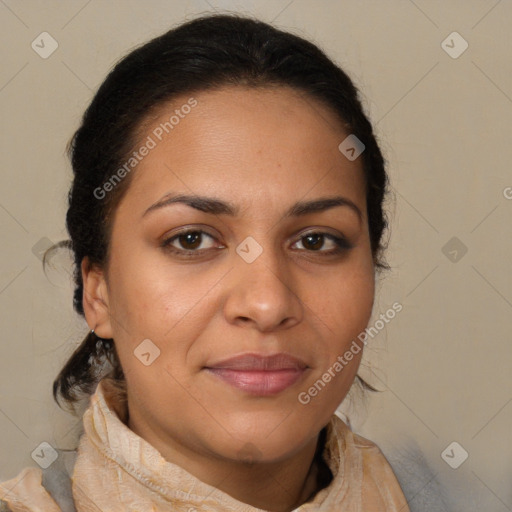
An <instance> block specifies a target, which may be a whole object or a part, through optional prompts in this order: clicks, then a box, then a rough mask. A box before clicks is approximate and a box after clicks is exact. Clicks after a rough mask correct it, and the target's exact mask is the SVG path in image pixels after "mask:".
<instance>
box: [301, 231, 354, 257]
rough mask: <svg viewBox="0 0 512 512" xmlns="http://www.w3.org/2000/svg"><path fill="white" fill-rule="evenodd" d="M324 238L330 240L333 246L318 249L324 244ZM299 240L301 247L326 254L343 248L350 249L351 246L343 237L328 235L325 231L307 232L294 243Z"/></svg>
mask: <svg viewBox="0 0 512 512" xmlns="http://www.w3.org/2000/svg"><path fill="white" fill-rule="evenodd" d="M326 240H330V241H331V245H332V246H333V247H332V248H331V249H330V250H323V251H320V250H319V248H320V247H323V246H324V244H325V241H326ZM304 241H306V243H305V244H304ZM299 242H300V243H301V244H302V246H303V247H305V249H308V250H309V251H310V252H322V253H328V254H334V253H338V252H341V251H342V250H343V249H350V247H351V246H350V244H349V243H348V242H347V241H346V240H344V239H343V238H339V237H336V236H334V235H329V234H327V233H309V234H307V235H303V236H301V237H300V239H299V240H298V241H297V242H296V243H299Z"/></svg>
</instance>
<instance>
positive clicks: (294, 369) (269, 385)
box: [206, 353, 307, 396]
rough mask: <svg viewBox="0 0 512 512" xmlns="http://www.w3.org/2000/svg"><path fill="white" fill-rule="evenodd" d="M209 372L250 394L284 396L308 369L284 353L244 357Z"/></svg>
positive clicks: (228, 361)
mask: <svg viewBox="0 0 512 512" xmlns="http://www.w3.org/2000/svg"><path fill="white" fill-rule="evenodd" d="M206 369H207V370H208V371H209V372H210V373H212V374H214V375H216V376H217V377H219V378H221V379H222V380H223V381H224V382H226V383H227V384H230V385H231V386H234V387H236V388H238V389H241V390H242V391H245V392H246V393H250V394H253V395H259V396H268V395H274V394H276V393H280V392H281V391H283V390H285V389H286V388H288V387H290V386H291V385H293V384H294V383H295V382H297V380H299V378H300V377H301V376H302V375H303V374H304V372H305V371H306V369H307V365H306V363H304V361H302V360H301V359H298V358H296V357H293V356H290V355H288V354H284V353H281V354H275V355H272V356H263V355H259V354H243V355H241V356H236V357H233V358H230V359H226V360H224V361H221V362H219V363H215V364H212V365H211V366H207V367H206Z"/></svg>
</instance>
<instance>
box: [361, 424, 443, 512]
mask: <svg viewBox="0 0 512 512" xmlns="http://www.w3.org/2000/svg"><path fill="white" fill-rule="evenodd" d="M353 439H354V446H357V447H358V448H360V449H361V450H362V453H363V454H365V453H366V454H368V455H363V461H364V462H363V465H364V470H365V471H367V472H368V474H369V475H372V479H373V480H374V481H376V482H379V480H380V479H384V478H387V479H388V481H389V480H391V481H396V485H397V486H399V488H400V489H401V491H402V493H403V495H404V497H405V499H406V500H407V503H408V506H409V509H410V511H411V512H447V511H448V510H450V506H449V504H448V497H447V493H446V489H444V488H443V486H442V485H441V483H440V482H438V481H437V479H436V478H435V477H436V472H435V471H433V469H432V468H431V467H430V464H429V463H428V461H427V458H426V457H425V454H424V453H423V451H422V450H421V448H420V446H418V444H417V443H416V441H414V440H413V439H411V438H408V439H407V440H405V441H403V443H402V444H401V445H400V446H398V447H397V446H393V447H389V449H386V451H385V453H384V451H383V450H381V448H380V447H379V446H378V445H377V444H375V443H374V442H372V441H370V440H368V439H366V438H364V437H362V436H360V435H358V434H353ZM377 487H378V484H377Z"/></svg>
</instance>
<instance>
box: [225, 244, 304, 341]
mask: <svg viewBox="0 0 512 512" xmlns="http://www.w3.org/2000/svg"><path fill="white" fill-rule="evenodd" d="M294 288H295V286H294V282H293V276H292V272H291V269H290V268H289V266H288V263H287V262H286V261H285V259H284V258H279V255H278V254H276V252H275V251H272V250H270V249H264V250H263V252H262V253H261V254H260V256H258V258H257V259H256V260H255V261H253V262H252V263H247V262H246V261H244V260H243V259H242V258H241V257H239V256H238V254H235V255H234V268H233V270H232V271H231V272H230V287H229V293H228V297H227V300H226V302H225V305H224V314H225V317H226V319H227V321H228V322H229V323H231V324H234V325H240V326H244V325H248V324H252V325H253V326H254V328H256V329H258V330H259V331H261V332H270V331H274V330H279V329H285V328H290V327H293V326H294V325H296V324H298V323H300V322H301V321H302V316H303V312H304V305H303V303H302V301H301V299H300V297H299V296H298V293H297V291H296V290H295V289H294Z"/></svg>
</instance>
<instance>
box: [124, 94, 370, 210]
mask: <svg viewBox="0 0 512 512" xmlns="http://www.w3.org/2000/svg"><path fill="white" fill-rule="evenodd" d="M138 133H139V135H138V142H137V144H136V147H135V150H136V151H137V149H138V148H140V147H142V146H147V147H150V146H151V149H150V150H149V151H145V153H146V154H145V156H144V157H142V158H140V157H139V158H140V161H139V162H138V163H137V166H136V168H135V169H134V172H133V176H132V183H131V184H130V187H129V189H128V192H127V194H126V196H128V197H126V201H128V202H130V203H132V202H133V201H136V202H140V203H144V204H146V203H148V202H151V201H155V200H157V199H159V198H160V196H161V195H163V194H165V193H168V192H171V191H177V190H178V191H181V192H186V193H187V194H190V193H192V194H193V193H197V194H210V195H215V196H217V197H224V198H226V199H227V198H229V199H230V201H231V202H236V203H237V204H240V205H241V206H242V207H243V206H244V205H245V206H248V205H249V203H251V202H252V201H253V200H258V199H261V200H265V204H266V205H267V207H270V206H271V205H272V204H276V205H277V204H282V205H283V206H286V205H285V204H283V203H288V202H289V201H288V198H290V197H293V198H295V199H299V198H303V197H304V196H307V195H308V194H312V195H313V196H314V195H315V194H316V195H318V194H319V193H321V194H325V193H333V192H339V193H344V195H347V196H351V199H352V200H353V201H364V199H365V198H364V196H365V190H364V178H363V173H362V162H361V159H360V158H359V159H357V160H355V161H350V160H348V159H347V158H346V157H345V156H344V155H343V154H342V153H341V152H340V151H339V149H338V146H339V144H340V143H341V142H342V141H343V140H344V139H345V138H346V136H347V135H348V132H347V131H346V129H345V127H344V124H343V122H342V121H341V119H339V118H338V116H337V115H336V114H335V113H334V112H333V111H332V110H331V109H329V108H327V107H326V106H324V105H323V104H322V103H320V102H318V101H317V100H315V99H313V98H312V97H311V96H309V95H307V94H305V93H303V92H300V91H296V90H294V89H291V88H288V87H281V86H280V87H272V88H271V87H264V88H261V87H260V88H248V87H239V86H236V87H235V86H229V87H223V88H220V89H216V90H212V91H203V92H199V93H196V94H191V95H186V96H182V97H180V98H176V99H174V100H173V101H172V102H169V103H165V104H163V105H161V106H160V107H158V108H157V109H156V110H155V111H154V113H153V114H152V115H151V116H148V118H147V119H146V120H145V121H144V123H142V124H141V126H140V128H139V130H138ZM123 202H124V200H123ZM260 202H261V201H260Z"/></svg>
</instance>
